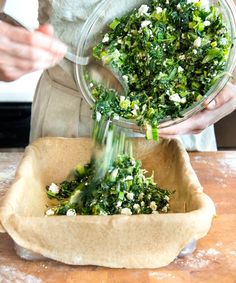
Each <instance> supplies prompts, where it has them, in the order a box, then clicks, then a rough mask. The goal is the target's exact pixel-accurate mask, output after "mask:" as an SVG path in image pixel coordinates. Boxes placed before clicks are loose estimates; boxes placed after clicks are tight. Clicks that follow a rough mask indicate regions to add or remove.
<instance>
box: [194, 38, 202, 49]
mask: <svg viewBox="0 0 236 283" xmlns="http://www.w3.org/2000/svg"><path fill="white" fill-rule="evenodd" d="M201 44H202V39H201V37H198V38H196V39H195V40H194V42H193V46H195V47H197V48H198V47H200V46H201Z"/></svg>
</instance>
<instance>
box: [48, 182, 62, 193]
mask: <svg viewBox="0 0 236 283" xmlns="http://www.w3.org/2000/svg"><path fill="white" fill-rule="evenodd" d="M48 190H49V191H50V192H52V193H53V194H55V195H56V194H58V193H59V190H60V188H59V187H58V186H57V185H56V184H54V183H52V184H51V185H50V186H49V188H48Z"/></svg>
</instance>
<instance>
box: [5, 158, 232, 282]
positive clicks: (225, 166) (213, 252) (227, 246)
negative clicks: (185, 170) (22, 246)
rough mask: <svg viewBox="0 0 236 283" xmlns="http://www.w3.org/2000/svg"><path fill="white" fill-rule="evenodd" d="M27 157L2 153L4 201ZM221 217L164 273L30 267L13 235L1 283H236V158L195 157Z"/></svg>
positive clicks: (44, 264) (8, 242) (49, 265)
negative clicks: (16, 247) (17, 250)
mask: <svg viewBox="0 0 236 283" xmlns="http://www.w3.org/2000/svg"><path fill="white" fill-rule="evenodd" d="M21 156H22V153H17V152H15V153H0V196H1V195H4V192H5V191H6V190H7V189H8V188H9V186H10V184H11V182H12V180H13V178H14V172H15V168H16V166H17V164H18V162H19V160H20V158H21ZM190 157H191V162H192V165H193V168H194V169H195V171H196V173H197V175H198V177H199V179H200V182H201V184H202V186H203V187H204V190H205V192H206V193H207V194H208V195H209V196H210V197H211V198H212V199H213V201H214V202H215V205H216V209H217V214H218V216H217V217H216V218H215V219H214V221H213V225H212V228H211V230H210V232H209V234H208V235H207V236H206V237H204V238H203V239H201V240H199V241H198V244H197V250H196V251H195V252H194V253H193V254H192V255H189V256H186V257H184V258H177V259H176V260H175V261H174V262H172V263H171V264H170V265H169V266H166V267H163V268H159V269H143V270H133V269H131V270H127V269H109V268H102V267H96V266H85V267H79V266H68V265H64V264H61V263H58V262H55V261H50V260H45V261H34V262H30V261H25V260H23V259H20V258H18V257H17V256H16V254H15V250H14V244H13V242H12V240H11V238H10V237H9V236H8V235H7V234H0V282H3V283H5V282H33V283H38V282H57V283H62V282H63V283H65V282H76V283H77V282H78V283H83V282H86V283H87V282H91V283H96V282H100V283H102V282H103V283H106V282H108V283H134V282H137V283H154V282H165V283H169V282H174V283H179V282H185V283H186V282H187V283H192V282H199V283H204V282H207V283H211V282H214V283H215V282H217V283H233V282H236V152H215V153H190Z"/></svg>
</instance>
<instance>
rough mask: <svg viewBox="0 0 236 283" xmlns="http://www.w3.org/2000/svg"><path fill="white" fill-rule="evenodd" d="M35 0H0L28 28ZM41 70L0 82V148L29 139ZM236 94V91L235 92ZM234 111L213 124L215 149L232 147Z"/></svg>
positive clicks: (32, 25)
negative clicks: (11, 80) (32, 109)
mask: <svg viewBox="0 0 236 283" xmlns="http://www.w3.org/2000/svg"><path fill="white" fill-rule="evenodd" d="M37 9H38V0H0V13H3V12H5V13H7V14H9V15H11V16H13V17H14V18H16V19H17V20H18V21H19V22H21V23H23V24H24V25H26V26H27V27H29V28H32V29H33V28H36V27H37V26H38V22H37ZM40 75H41V72H35V73H31V74H29V75H26V76H24V77H22V78H20V79H19V80H17V81H15V82H11V83H4V82H0V150H1V149H3V148H4V149H6V148H7V149H9V150H14V148H18V149H19V148H24V147H25V146H26V145H27V144H28V142H29V131H30V116H31V104H32V101H33V96H34V91H35V88H36V86H37V82H38V80H39V78H40ZM235 95H236V94H235ZM235 124H236V111H235V112H233V113H232V114H231V115H229V116H227V117H225V118H224V119H222V120H221V121H219V122H218V123H217V124H216V125H215V132H216V138H217V145H218V149H219V150H221V149H222V150H223V149H224V150H231V149H236V130H235V126H234V125H235Z"/></svg>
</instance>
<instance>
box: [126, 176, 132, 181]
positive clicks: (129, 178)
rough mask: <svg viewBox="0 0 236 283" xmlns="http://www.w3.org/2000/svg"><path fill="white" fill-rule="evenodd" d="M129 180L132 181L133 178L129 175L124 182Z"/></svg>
mask: <svg viewBox="0 0 236 283" xmlns="http://www.w3.org/2000/svg"><path fill="white" fill-rule="evenodd" d="M130 180H133V176H131V175H129V176H127V177H126V178H125V181H130Z"/></svg>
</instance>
